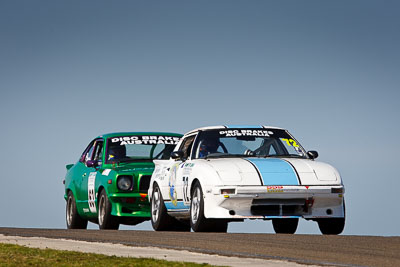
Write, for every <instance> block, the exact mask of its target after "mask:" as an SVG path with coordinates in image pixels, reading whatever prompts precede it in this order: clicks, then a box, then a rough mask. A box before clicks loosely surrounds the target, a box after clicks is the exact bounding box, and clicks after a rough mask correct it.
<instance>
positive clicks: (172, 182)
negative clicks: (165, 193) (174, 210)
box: [168, 163, 179, 206]
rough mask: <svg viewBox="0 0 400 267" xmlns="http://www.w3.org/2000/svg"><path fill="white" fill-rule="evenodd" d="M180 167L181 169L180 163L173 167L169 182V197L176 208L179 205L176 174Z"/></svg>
mask: <svg viewBox="0 0 400 267" xmlns="http://www.w3.org/2000/svg"><path fill="white" fill-rule="evenodd" d="M178 167H179V163H176V164H174V165H173V166H172V167H171V172H170V176H169V182H168V186H169V197H170V199H171V202H172V204H173V205H174V206H176V205H177V203H178V196H177V193H176V172H177V169H178Z"/></svg>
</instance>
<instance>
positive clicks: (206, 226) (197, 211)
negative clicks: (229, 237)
mask: <svg viewBox="0 0 400 267" xmlns="http://www.w3.org/2000/svg"><path fill="white" fill-rule="evenodd" d="M190 226H191V227H192V229H193V231H195V232H224V233H226V231H227V230H228V222H227V221H225V220H217V219H207V218H206V217H204V198H203V190H202V189H201V186H200V184H199V183H198V182H196V183H195V185H194V186H193V190H192V198H191V202H190Z"/></svg>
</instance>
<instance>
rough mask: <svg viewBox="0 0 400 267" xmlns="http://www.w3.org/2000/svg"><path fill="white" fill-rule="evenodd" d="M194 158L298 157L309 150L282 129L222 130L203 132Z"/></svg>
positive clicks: (303, 156) (304, 154)
mask: <svg viewBox="0 0 400 267" xmlns="http://www.w3.org/2000/svg"><path fill="white" fill-rule="evenodd" d="M194 153H195V155H194V158H213V157H295V158H306V157H307V156H306V153H305V150H304V149H303V148H302V147H301V146H300V144H299V143H298V142H297V141H296V140H295V139H294V138H293V137H292V136H291V135H290V134H289V133H288V132H287V131H285V130H282V129H266V128H263V129H251V128H249V129H218V130H208V131H203V132H200V133H199V137H198V140H197V141H196V148H195V150H194Z"/></svg>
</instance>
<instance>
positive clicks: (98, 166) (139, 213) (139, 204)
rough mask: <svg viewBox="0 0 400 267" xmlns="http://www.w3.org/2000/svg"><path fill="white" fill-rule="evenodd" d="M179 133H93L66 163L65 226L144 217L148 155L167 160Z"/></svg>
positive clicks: (108, 225)
mask: <svg viewBox="0 0 400 267" xmlns="http://www.w3.org/2000/svg"><path fill="white" fill-rule="evenodd" d="M181 136H182V135H180V134H176V133H159V132H157V133H155V132H131V133H112V134H106V135H102V136H99V137H97V138H95V139H94V140H93V141H92V142H90V144H89V145H88V146H87V148H86V149H85V150H84V152H83V154H82V156H81V157H80V158H79V160H78V162H77V163H75V164H69V165H67V166H66V168H67V174H66V176H65V180H64V184H65V195H64V198H65V200H66V201H67V205H66V221H67V227H68V229H86V227H87V223H88V221H91V222H93V223H97V224H99V228H100V229H118V228H119V225H120V224H128V225H135V224H138V223H141V222H143V221H146V220H149V219H150V205H149V201H148V198H147V190H148V189H149V183H150V178H151V174H152V173H153V170H154V163H153V159H168V158H169V157H170V154H171V152H172V151H173V149H174V147H175V145H176V144H177V143H178V141H179V139H180V138H181Z"/></svg>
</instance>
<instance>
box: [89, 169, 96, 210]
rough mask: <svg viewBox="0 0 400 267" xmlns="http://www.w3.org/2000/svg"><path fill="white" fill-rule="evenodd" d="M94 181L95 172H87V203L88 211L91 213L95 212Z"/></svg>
mask: <svg viewBox="0 0 400 267" xmlns="http://www.w3.org/2000/svg"><path fill="white" fill-rule="evenodd" d="M95 181H96V173H95V172H91V173H90V174H89V179H88V204H89V209H90V212H92V213H96V204H95V194H94V184H95Z"/></svg>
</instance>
